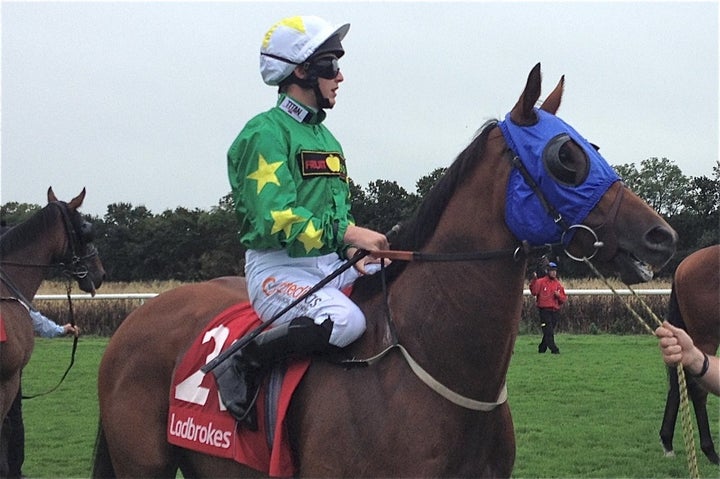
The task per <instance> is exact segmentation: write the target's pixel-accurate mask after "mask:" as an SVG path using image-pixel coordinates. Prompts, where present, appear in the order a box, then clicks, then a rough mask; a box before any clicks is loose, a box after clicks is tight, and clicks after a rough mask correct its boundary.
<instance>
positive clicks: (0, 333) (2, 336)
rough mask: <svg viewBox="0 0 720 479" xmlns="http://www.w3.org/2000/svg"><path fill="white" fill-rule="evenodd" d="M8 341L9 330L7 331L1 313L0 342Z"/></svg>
mask: <svg viewBox="0 0 720 479" xmlns="http://www.w3.org/2000/svg"><path fill="white" fill-rule="evenodd" d="M5 341H7V332H6V331H5V321H3V318H2V315H0V343H4V342H5Z"/></svg>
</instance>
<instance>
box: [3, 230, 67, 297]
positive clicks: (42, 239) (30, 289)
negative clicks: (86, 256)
mask: <svg viewBox="0 0 720 479" xmlns="http://www.w3.org/2000/svg"><path fill="white" fill-rule="evenodd" d="M58 230H61V228H53V229H50V228H48V229H47V230H46V231H44V232H42V233H40V234H37V235H36V237H35V239H28V241H27V242H25V244H24V245H23V246H22V247H20V248H18V249H17V250H15V251H12V252H10V253H8V254H7V255H5V256H3V258H2V261H3V264H2V271H3V277H7V278H9V281H10V282H11V283H12V285H13V286H12V287H10V286H9V285H7V284H3V296H13V295H14V292H13V291H12V288H17V289H18V290H19V292H20V293H21V294H22V295H23V296H24V297H25V299H27V300H29V301H32V298H33V297H34V296H35V294H36V293H37V291H38V289H40V285H41V284H42V281H43V279H44V278H45V275H46V274H47V271H48V268H47V267H48V266H50V265H51V264H52V262H53V259H54V258H55V257H57V256H59V255H61V254H62V253H63V251H64V249H65V236H64V235H62V234H60V233H58ZM18 233H21V231H18Z"/></svg>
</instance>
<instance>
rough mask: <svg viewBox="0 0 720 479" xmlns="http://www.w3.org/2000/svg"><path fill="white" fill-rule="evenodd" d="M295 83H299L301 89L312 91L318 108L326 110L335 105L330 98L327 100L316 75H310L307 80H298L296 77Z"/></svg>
mask: <svg viewBox="0 0 720 479" xmlns="http://www.w3.org/2000/svg"><path fill="white" fill-rule="evenodd" d="M293 76H294V77H295V78H294V80H295V83H297V84H298V85H299V86H300V87H301V88H305V89H306V90H312V91H313V93H314V94H315V101H316V102H317V106H318V108H320V109H321V110H324V109H325V108H332V107H333V105H332V103H330V99H329V98H325V97H324V96H323V94H322V92H321V91H320V84H319V83H318V78H317V76H315V75H309V76H308V77H307V78H298V77H297V76H295V75H294V74H293Z"/></svg>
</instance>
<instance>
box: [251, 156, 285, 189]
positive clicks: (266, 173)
mask: <svg viewBox="0 0 720 479" xmlns="http://www.w3.org/2000/svg"><path fill="white" fill-rule="evenodd" d="M282 163H283V162H282V161H278V162H276V163H268V162H267V161H266V160H265V157H263V156H262V155H259V156H258V168H257V170H255V171H253V172H252V173H250V174H249V175H248V176H247V177H248V179H250V180H256V181H257V182H258V184H257V194H258V195H259V194H260V192H261V191H262V190H263V188H265V185H267V184H268V183H274V184H276V185H278V186H279V185H280V180H278V177H277V176H276V175H275V171H276V170H277V169H278V168H280V165H282Z"/></svg>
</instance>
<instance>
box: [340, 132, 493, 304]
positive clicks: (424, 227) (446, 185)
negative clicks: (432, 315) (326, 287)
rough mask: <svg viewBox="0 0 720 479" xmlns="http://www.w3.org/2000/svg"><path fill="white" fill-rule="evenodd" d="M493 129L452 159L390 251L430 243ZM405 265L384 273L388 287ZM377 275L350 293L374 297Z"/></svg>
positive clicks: (398, 264) (365, 278) (361, 280)
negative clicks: (455, 193)
mask: <svg viewBox="0 0 720 479" xmlns="http://www.w3.org/2000/svg"><path fill="white" fill-rule="evenodd" d="M496 125H497V120H490V121H488V122H486V123H485V124H484V125H483V126H482V127H481V128H480V130H479V131H480V133H479V134H478V135H476V136H475V138H474V139H473V140H472V141H471V142H470V144H469V145H468V146H467V147H466V148H465V149H464V150H463V151H462V152H461V153H460V154H459V155H458V156H457V157H456V158H455V161H453V163H452V164H451V165H450V167H449V168H448V169H447V171H446V172H445V174H444V175H443V176H442V178H440V180H438V182H437V183H435V185H434V186H433V187H432V188H431V189H430V191H428V193H427V194H426V195H425V197H424V199H423V201H422V203H420V206H419V207H418V208H417V210H416V211H415V214H414V215H413V217H412V218H411V219H410V220H408V221H407V222H403V223H402V224H401V227H400V231H399V232H398V235H397V237H396V238H394V239H392V240H391V242H392V246H391V247H392V249H394V250H404V251H417V250H419V249H420V248H422V247H423V246H424V245H425V243H427V241H428V240H429V239H430V237H431V236H432V234H433V233H434V232H435V229H436V228H437V225H438V222H439V221H440V217H441V216H442V213H443V211H445V208H446V207H447V204H448V202H449V201H450V198H451V197H452V196H453V194H454V192H455V190H456V189H457V188H458V187H459V186H460V185H461V184H462V183H463V182H464V181H465V180H466V179H467V178H468V177H470V171H471V170H473V169H474V168H475V167H476V166H477V161H478V160H479V158H481V157H482V156H483V155H484V154H485V148H486V146H487V139H488V135H489V134H490V130H492V129H493V127H495V126H496ZM406 266H407V262H405V261H394V262H393V263H392V264H391V265H390V266H388V267H387V268H386V269H385V277H386V281H387V282H388V283H390V282H392V281H393V280H394V279H395V278H397V276H398V275H399V274H400V273H401V272H402V271H403V270H404V269H405V267H406ZM379 276H380V273H378V274H374V275H370V276H363V277H361V278H359V279H358V280H357V281H356V282H355V286H354V288H353V289H354V291H355V292H357V293H360V292H362V293H363V294H374V293H375V292H377V290H378V288H379V287H380V286H381V285H382V283H381V281H380V280H379Z"/></svg>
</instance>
